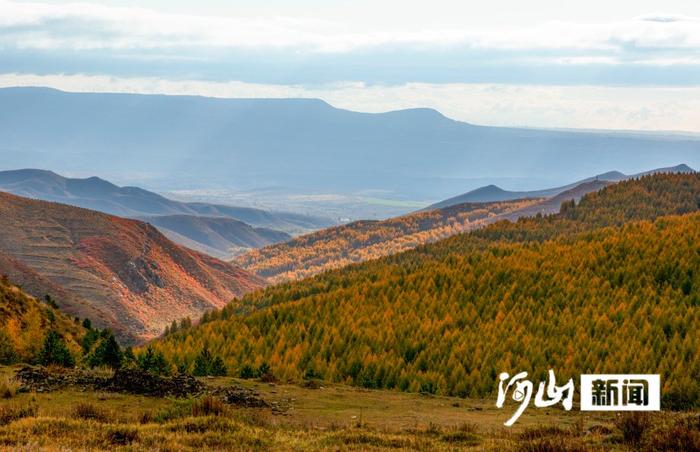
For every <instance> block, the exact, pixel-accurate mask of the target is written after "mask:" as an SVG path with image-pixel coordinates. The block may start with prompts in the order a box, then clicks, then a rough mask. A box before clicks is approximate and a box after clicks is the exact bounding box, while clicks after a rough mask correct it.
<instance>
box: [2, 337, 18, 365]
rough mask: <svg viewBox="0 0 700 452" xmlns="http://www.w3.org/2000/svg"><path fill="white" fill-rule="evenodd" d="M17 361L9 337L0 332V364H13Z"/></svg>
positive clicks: (15, 352)
mask: <svg viewBox="0 0 700 452" xmlns="http://www.w3.org/2000/svg"><path fill="white" fill-rule="evenodd" d="M16 361H17V351H16V350H15V347H14V346H13V345H12V341H11V339H10V336H8V335H7V333H6V332H5V330H0V364H13V363H15V362H16Z"/></svg>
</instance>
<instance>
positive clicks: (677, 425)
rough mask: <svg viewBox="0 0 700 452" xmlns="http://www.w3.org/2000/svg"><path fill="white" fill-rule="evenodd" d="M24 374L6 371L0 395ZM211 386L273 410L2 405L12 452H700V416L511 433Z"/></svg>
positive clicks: (85, 398)
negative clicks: (698, 450) (682, 450)
mask: <svg viewBox="0 0 700 452" xmlns="http://www.w3.org/2000/svg"><path fill="white" fill-rule="evenodd" d="M16 369H17V368H11V367H0V392H3V390H2V385H3V383H2V382H4V384H5V385H6V386H7V384H8V381H10V380H8V378H9V377H10V376H12V375H13V374H14V372H15V371H16ZM202 381H203V382H205V384H206V386H207V388H209V389H211V390H212V391H216V390H217V389H221V388H226V387H230V386H238V387H243V388H246V389H250V390H252V392H250V393H251V394H256V397H259V399H260V400H263V401H264V402H265V404H266V405H267V406H266V407H260V408H244V407H241V406H240V405H241V404H223V403H221V402H219V401H218V400H216V399H214V398H213V397H210V396H209V397H207V396H202V397H199V398H189V399H174V398H158V397H145V396H137V395H131V394H123V393H106V392H93V391H86V390H84V388H81V387H80V386H79V385H74V386H71V387H66V388H62V389H59V390H54V391H45V392H36V391H35V392H17V393H15V394H11V393H12V392H13V391H10V393H8V392H7V391H6V390H5V393H4V394H0V397H4V398H2V399H0V448H2V449H10V450H13V449H18V450H107V449H123V450H163V451H166V450H201V449H208V450H328V449H330V450H388V449H393V450H400V449H406V450H415V449H418V450H456V449H470V450H499V451H503V450H532V451H537V450H540V451H541V450H552V451H557V450H638V449H646V450H677V449H676V446H677V445H674V444H672V443H671V441H683V442H682V443H681V446H684V447H686V448H687V447H689V446H690V447H692V446H693V445H694V446H696V447H700V417H699V416H698V415H697V413H696V414H689V413H686V414H668V413H663V414H657V415H654V416H652V417H649V418H645V419H644V420H643V422H641V423H640V422H637V421H639V420H638V419H630V420H629V422H627V423H624V422H620V418H619V417H618V418H615V417H614V416H611V415H597V414H594V415H583V414H581V413H580V412H576V411H571V412H566V411H563V410H561V409H548V410H544V409H535V408H530V409H529V410H528V411H526V412H525V414H524V415H523V416H522V417H521V419H520V421H519V422H518V423H517V424H516V425H515V426H514V427H513V428H506V427H504V426H503V425H502V423H503V422H504V421H505V419H506V418H507V417H508V416H510V414H511V413H512V411H511V410H505V409H504V410H498V409H496V408H495V406H494V402H493V401H491V400H472V399H466V400H465V399H458V398H449V397H430V396H423V395H419V394H405V393H397V392H389V391H374V390H372V391H369V390H363V389H359V388H353V387H347V386H340V385H331V386H323V385H318V384H316V385H313V387H299V386H293V385H285V384H270V383H263V382H258V381H249V380H238V379H232V378H216V379H213V378H207V379H203V380H202ZM15 389H16V388H15ZM242 404H243V403H242ZM510 408H511V409H512V407H510ZM640 425H641V427H640ZM635 440H637V442H636V443H634V441H635Z"/></svg>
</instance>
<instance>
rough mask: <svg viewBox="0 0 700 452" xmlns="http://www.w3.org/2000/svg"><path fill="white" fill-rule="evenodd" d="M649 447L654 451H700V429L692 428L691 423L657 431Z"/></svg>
mask: <svg viewBox="0 0 700 452" xmlns="http://www.w3.org/2000/svg"><path fill="white" fill-rule="evenodd" d="M649 446H650V447H649V449H651V450H654V451H664V452H665V451H668V452H672V451H678V450H682V451H686V452H699V451H700V431H698V430H695V429H693V428H691V427H690V426H689V425H684V424H678V425H674V426H673V427H671V428H669V429H667V430H664V431H661V432H655V434H654V436H653V437H652V439H651V441H650V444H649Z"/></svg>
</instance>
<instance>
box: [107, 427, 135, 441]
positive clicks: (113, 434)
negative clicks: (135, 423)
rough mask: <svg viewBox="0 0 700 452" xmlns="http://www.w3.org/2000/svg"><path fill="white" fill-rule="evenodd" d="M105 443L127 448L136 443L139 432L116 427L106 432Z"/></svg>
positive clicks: (133, 429) (128, 428)
mask: <svg viewBox="0 0 700 452" xmlns="http://www.w3.org/2000/svg"><path fill="white" fill-rule="evenodd" d="M106 436H107V441H108V442H109V443H110V444H113V445H118V446H128V445H129V444H131V443H133V442H135V441H138V439H139V431H138V430H137V429H135V428H130V427H118V428H113V429H110V430H108V431H107V435H106Z"/></svg>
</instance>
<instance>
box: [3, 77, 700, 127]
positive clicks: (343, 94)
mask: <svg viewBox="0 0 700 452" xmlns="http://www.w3.org/2000/svg"><path fill="white" fill-rule="evenodd" d="M10 86H49V87H54V88H57V89H63V90H66V91H83V92H84V91H87V92H130V93H134V92H135V93H144V94H156V93H158V94H187V95H203V96H211V97H232V98H241V97H247V98H250V97H253V98H256V97H258V98H259V97H262V98H287V97H306V98H321V99H324V100H326V101H327V102H329V103H331V104H332V105H334V106H336V107H339V108H346V109H350V110H356V111H366V112H382V111H389V110H396V109H403V108H416V107H430V108H435V109H437V110H439V111H440V112H442V113H444V114H445V115H447V116H449V117H451V118H453V119H457V120H461V121H466V122H472V123H476V124H485V125H497V126H529V127H547V128H599V129H630V130H676V131H691V132H700V87H683V88H680V87H622V86H618V87H601V86H542V85H521V86H518V85H507V84H490V83H475V84H465V83H444V84H430V83H405V84H401V85H391V86H387V85H367V84H365V83H363V82H338V83H332V84H324V85H318V86H312V87H310V86H302V85H275V84H255V83H244V82H239V81H230V82H207V81H201V80H167V79H162V78H153V77H142V78H118V77H111V76H91V75H60V74H54V75H30V74H0V87H10Z"/></svg>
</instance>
